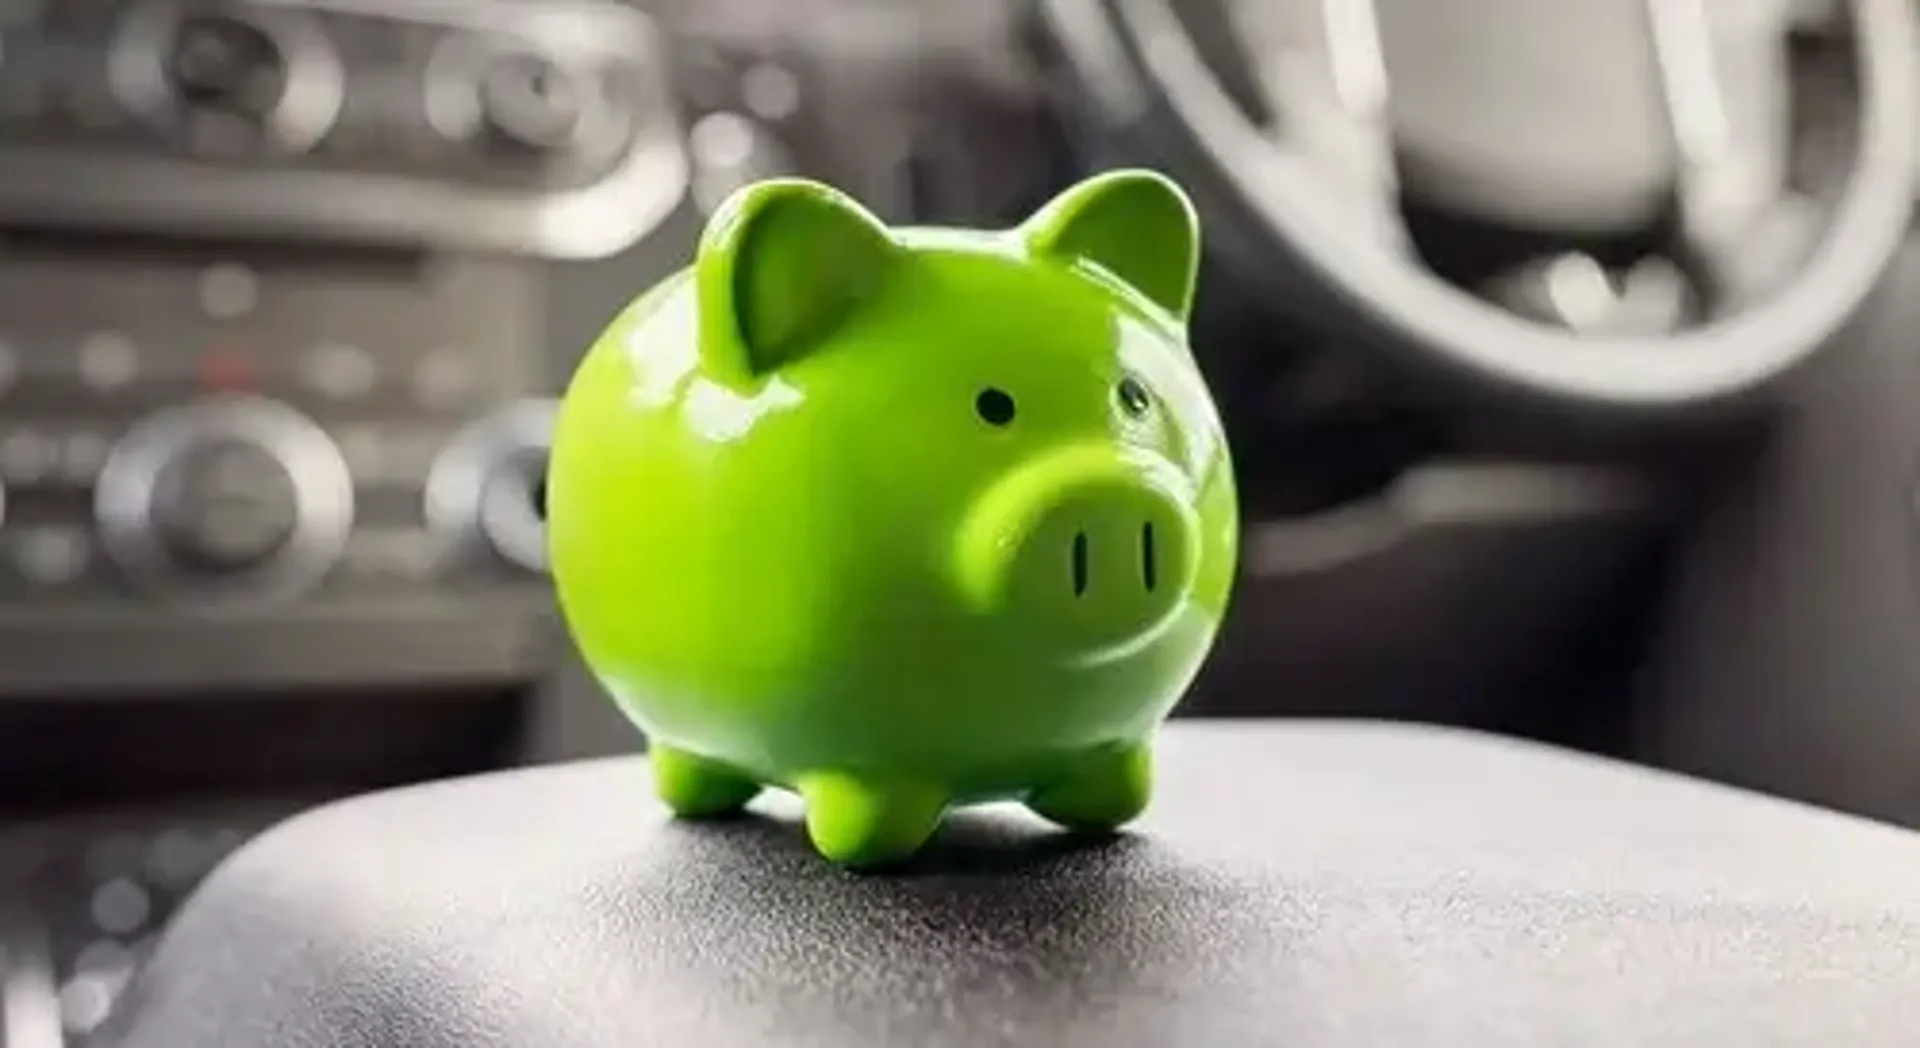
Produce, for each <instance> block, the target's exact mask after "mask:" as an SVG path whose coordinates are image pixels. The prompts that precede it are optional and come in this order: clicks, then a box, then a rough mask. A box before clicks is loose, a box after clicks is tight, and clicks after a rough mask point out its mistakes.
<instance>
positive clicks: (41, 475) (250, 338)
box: [0, 0, 1920, 1048]
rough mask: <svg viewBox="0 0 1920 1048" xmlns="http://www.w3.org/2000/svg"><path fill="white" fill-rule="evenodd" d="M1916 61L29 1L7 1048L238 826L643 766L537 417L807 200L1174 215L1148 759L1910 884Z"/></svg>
mask: <svg viewBox="0 0 1920 1048" xmlns="http://www.w3.org/2000/svg"><path fill="white" fill-rule="evenodd" d="M1912 28H1913V27H1912V12H1911V11H1909V10H1908V9H1907V8H1906V0H1853V2H1838V3H1814V2H1795V0H1743V2H1741V3H1726V4H1709V3H1707V2H1705V0H1692V2H1679V0H1676V2H1670V3H1660V2H1655V3H1648V2H1645V0H1637V2H1627V0H1609V2H1597V0H1596V2H1592V3H1585V2H1583V3H1580V4H1557V3H1541V2H1539V0H1444V2H1442V0H1365V2H1362V0H1353V2H1347V0H1190V2H1188V0H968V2H958V0H0V1017H3V1018H0V1048H73V1046H80V1045H86V1044H89V1043H94V1042H93V1041H92V1040H91V1037H92V1035H93V1034H94V1032H95V1031H96V1030H98V1029H100V1028H101V1026H102V1024H103V1023H104V1022H106V1021H107V1020H108V1018H109V1017H110V1016H111V1014H112V1013H113V1009H114V1007H115V1005H116V1002H117V1000H118V999H119V995H120V993H121V990H122V988H124V987H125V986H126V985H127V981H128V979H129V978H130V976H131V975H132V974H133V973H134V972H135V971H137V970H138V967H139V965H140V964H141V962H142V959H143V957H145V956H146V953H147V951H148V950H149V948H150V947H151V944H152V942H153V936H154V934H155V933H156V932H157V930H159V929H160V928H161V927H163V926H164V924H165V922H166V920H167V918H168V917H169V915H170V914H171V913H172V912H173V909H174V907H175V906H176V905H177V904H178V903H179V902H180V900H181V899H182V898H183V897H184V896H185V895H186V894H187V893H188V892H190V891H191V890H192V889H193V887H194V886H195V885H196V884H197V883H199V881H200V879H201V878H202V877H203V876H204V875H205V874H206V872H207V871H208V870H209V869H210V868H211V867H212V866H213V865H214V864H216V863H217V862H219V861H220V860H221V859H222V858H223V857H224V856H225V855H227V854H229V853H230V852H232V851H233V850H234V849H235V848H237V847H239V846H240V845H241V844H242V843H244V842H245V841H247V840H248V839H249V838H250V837H251V836H252V835H253V834H255V833H256V832H258V831H259V830H260V829H261V828H263V827H265V826H268V825H270V824H273V823H275V822H277V821H279V820H280V819H282V818H284V817H285V816H287V815H289V814H291V813H293V812H297V811H300V810H303V809H306V808H308V807H310V806H313V805H315V804H317V803H320V802H323V801H327V800H330V799H334V798H339V797H346V796H351V795H355V794H359V793H362V792H365V791H370V790H375V789H379V788H382V787H387V786H395V785H402V784H409V783H416V782H422V781H427V780H432V779H439V778H444V777H449V776H456V775H464V774H467V773H474V772H482V771H488V770H492V769H500V768H508V767H513V766H518V765H526V764H545V763H555V762H562V761H569V760H574V759H577V758H582V757H590V756H598V755H605V754H614V753H625V752H630V751H633V750H635V749H637V748H639V747H640V746H641V745H642V740H641V739H640V738H639V736H638V734H637V733H636V732H635V731H634V730H633V729H632V728H631V727H630V726H629V725H627V724H626V723H625V722H624V721H623V720H622V719H621V718H620V717H619V715H618V714H617V713H616V712H615V711H614V710H613V708H612V707H611V705H610V704H609V703H607V702H605V701H604V699H603V698H602V697H601V696H600V694H599V692H598V691H597V688H596V686H595V684H594V683H593V681H592V680H590V679H589V677H588V676H587V674H586V673H585V672H584V671H583V670H582V669H581V667H580V666H579V665H578V663H577V662H576V661H575V660H574V658H573V656H572V654H571V652H570V650H569V648H568V644H567V641H566V639H565V637H564V635H563V634H562V632H561V630H560V628H559V626H558V624H557V623H556V621H555V617H554V614H553V609H552V601H551V595H550V592H549V589H548V587H547V585H546V582H545V576H544V567H545V560H546V549H545V541H544V536H543V531H542V515H543V503H542V498H543V484H542V476H543V466H544V456H545V448H546V439H547V433H548V427H549V424H550V421H551V416H552V409H553V404H554V398H555V397H557V396H558V395H559V393H560V392H561V390H562V389H563V386H564V383H565V382H566V379H567V377H568V375H569V374H570V372H571V369H572V367H573V364H574V362H575V361H576V360H577V358H578V355H579V354H580V352H581V351H582V349H583V348H584V347H585V346H586V345H587V343H588V342H589V340H591V339H592V338H593V337H594V336H595V335H596V334H597V333H598V332H599V330H600V329H601V327H602V326H603V325H604V324H605V323H606V322H607V320H608V319H609V318H610V317H611V316H612V315H613V314H614V313H615V312H616V311H617V310H619V309H620V308H621V307H622V306H623V305H624V304H625V303H626V302H627V301H628V300H629V299H630V298H631V297H632V296H633V295H634V294H636V293H637V292H639V291H640V290H642V289H644V288H645V287H647V286H648V285H649V284H651V283H652V282H653V281H655V280H657V279H659V278H660V277H662V276H664V275H666V274H667V273H669V272H672V271H673V270H675V269H677V268H678V267H680V266H681V265H683V264H684V263H685V261H686V260H687V258H688V253H689V249H690V245H691V243H692V239H693V237H694V236H695V235H696V234H697V232H698V230H699V228H700V225H701V223H702V222H703V221H704V219H705V217H706V215H707V214H708V213H709V212H710V211H711V209H712V208H713V207H714V206H715V205H716V204H717V203H718V202H719V201H720V200H721V199H723V198H724V197H725V196H726V194H727V193H729V192H730V191H731V190H733V189H735V188H737V187H739V186H741V185H743V184H746V183H748V182H750V181H753V180H755V179H760V178H765V177H770V176H775V175H782V174H802V175H806V176H810V177H815V178H819V179H822V180H825V181H828V182H831V183H832V184H834V185H837V186H839V187H842V188H844V189H845V190H847V191H848V192H849V193H851V194H852V195H853V196H855V197H856V198H858V199H859V200H861V201H862V202H863V203H865V204H867V205H868V206H869V207H871V208H872V209H873V210H874V211H875V212H876V213H878V214H879V215H880V216H881V217H883V218H885V219H886V220H888V221H890V222H897V223H932V224H945V223H953V224H970V225H986V226H991V225H996V224H1005V223H1011V222H1013V221H1016V220H1017V219H1018V218H1019V217H1021V216H1023V215H1024V214H1026V213H1027V211H1028V210H1029V209H1031V208H1032V207H1034V206H1035V205H1037V204H1038V203H1040V202H1042V201H1044V200H1046V199H1047V198H1048V197H1049V196H1050V195H1051V194H1052V193H1053V192H1054V191H1056V190H1058V189H1059V188H1060V187H1061V186H1063V185H1065V184H1067V183H1068V182H1070V181H1071V180H1073V179H1074V178H1076V177H1079V176H1081V175H1084V174H1086V173H1088V172H1091V171H1095V170H1100V169H1104V168H1110V167H1115V166H1121V165H1141V166H1149V167H1154V168H1157V169H1160V170H1163V171H1165V172H1167V173H1169V174H1171V175H1172V176H1173V177H1174V178H1176V179H1177V180H1179V181H1180V182H1181V183H1182V184H1183V185H1186V186H1187V187H1189V188H1190V190H1191V191H1192V193H1193V195H1194V198H1195V200H1196V202H1197V205H1198V207H1199V208H1200V212H1201V215H1202V220H1203V224H1204V229H1205V233H1206V238H1207V244H1208V254H1207V258H1206V262H1205V264H1204V269H1203V275H1202V284H1201V290H1200V298H1199V311H1198V314H1197V316H1196V318H1195V321H1194V331H1193V342H1194V345H1195V347H1196V350H1197V352H1198V353H1199V355H1200V357H1201V361H1202V365H1203V368H1204V370H1205V371H1206V373H1207V375H1208V378H1209V380H1210V383H1211V384H1212V386H1213V387H1214V389H1215V390H1216V392H1217V393H1218V395H1219V399H1220V402H1221V405H1222V408H1223V411H1224V412H1225V415H1226V422H1227V426H1228V429H1229V431H1230V433H1231V436H1232V438H1233V441H1234V446H1235V453H1236V458H1237V468H1238V469H1239V471H1240V489H1241V495H1242V499H1243V513H1244V522H1243V529H1242V531H1243V544H1244V545H1243V552H1242V569H1241V576H1240V578H1239V580H1238V583H1237V588H1236V591H1235V596H1234V603H1233V609H1232V612H1231V615H1230V618H1229V622H1228V624H1227V626H1226V628H1225V631H1224V634H1223V636H1222V638H1221V640H1220V642H1219V645H1218V647H1217V649H1216V651H1215V654H1214V655H1213V657H1212V659H1211V661H1210V663H1209V665H1208V667H1207V669H1206V670H1205V671H1204V673H1203V675H1202V678H1201V680H1200V682H1199V683H1198V684H1197V685H1196V686H1195V688H1194V690H1193V691H1192V693H1191V694H1190V695H1189V696H1188V698H1187V699H1186V701H1185V702H1184V703H1183V705H1182V707H1181V709H1180V712H1179V716H1182V717H1192V718H1210V719H1215V720H1221V721H1229V722H1230V721H1237V720H1244V719H1248V718H1299V717H1321V716H1339V717H1355V718H1380V719H1390V720H1401V721H1416V722H1428V723H1437V724H1447V725H1459V726H1466V727H1472V728H1478V729H1484V730H1487V731H1491V732H1495V733H1500V734H1505V735H1513V736H1519V737H1524V738H1529V739H1538V740H1544V741H1547V742H1551V743H1554V744H1557V745H1561V746H1566V747H1571V748H1574V749H1578V750H1584V751H1591V752H1594V753H1599V754H1604V755H1608V756H1613V757H1619V758H1623V759H1626V760H1629V761H1634V762H1640V763H1646V764H1650V765H1657V766H1661V767H1666V768H1673V769H1677V770H1681V771H1685V772H1688V773H1692V774H1696V775H1700V776H1705V777H1708V778H1712V779H1716V780H1721V781H1725V782H1728V783H1731V784H1735V785H1740V786H1745V787H1749V788H1752V789H1757V790H1760V791H1764V792H1768V793H1775V794H1779V795H1782V796H1787V797H1792V798H1796V799H1801V800H1807V801H1811V802H1814V803H1817V804H1822V805H1826V806H1829V807H1832V808H1836V809H1839V810H1842V811H1847V812H1851V813H1857V814H1861V815H1866V816H1869V817H1872V818H1876V819H1881V820H1885V821H1888V822H1892V823H1896V824H1903V825H1920V772H1917V771H1915V769H1920V644H1916V643H1914V636H1915V629H1916V623H1920V600H1917V599H1916V596H1915V592H1914V589H1913V586H1914V585H1915V583H1916V581H1920V564H1916V562H1915V559H1914V552H1915V543H1916V541H1920V522H1917V521H1916V520H1915V517H1914V514H1915V511H1916V506H1920V502H1916V495H1915V492H1914V489H1913V484H1914V483H1915V482H1916V480H1920V475H1916V473H1915V469H1916V468H1917V467H1920V365H1917V363H1916V357H1915V354H1914V352H1913V350H1912V346H1911V342H1910V338H1909V336H1908V334H1907V333H1908V332H1910V331H1912V330H1913V329H1914V324H1915V322H1916V321H1917V320H1920V318H1914V317H1910V316H1909V315H1908V314H1909V312H1910V311H1912V310H1914V309H1917V308H1920V295H1910V294H1907V293H1906V292H1907V291H1908V290H1909V289H1908V288H1907V286H1906V281H1907V279H1909V278H1912V279H1914V280H1915V281H1916V282H1917V283H1916V289H1920V256H1916V255H1915V253H1914V252H1913V251H1912V250H1911V249H1910V248H1909V246H1908V238H1907V229H1908V212H1909V206H1910V201H1911V198H1912V196H1913V187H1914V183H1915V177H1914V176H1915V166H1914V165H1915V152H1914V144H1913V140H1914V137H1915V135H1916V133H1920V116H1916V113H1920V109H1917V108H1916V103H1915V99H1914V95H1915V90H1916V89H1915V83H1914V76H1913V69H1914V66H1915V55H1914V51H1915V46H1914V43H1913V34H1912Z"/></svg>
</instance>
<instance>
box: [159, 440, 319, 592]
mask: <svg viewBox="0 0 1920 1048" xmlns="http://www.w3.org/2000/svg"><path fill="white" fill-rule="evenodd" d="M299 523H300V489H299V487H298V482H297V481H296V480H295V479H294V477H293V476H292V474H290V473H289V472H288V471H287V464H286V462H285V461H283V460H282V459H281V458H280V457H279V456H278V455H276V454H275V453H274V451H273V450H272V449H271V448H268V447H264V446H262V445H260V444H257V443H254V442H252V441H249V440H244V439H235V438H233V437H230V436H219V437H215V438H214V439H211V440H207V441H205V442H202V443H196V444H194V445H192V446H190V447H186V448H184V449H182V450H181V451H180V453H179V454H178V455H177V456H176V457H175V458H174V459H173V461H171V462H169V463H167V465H166V466H165V467H163V468H162V469H161V471H160V474H159V476H158V477H157V478H156V483H155V486H154V499H153V524H154V529H155V531H156V532H157V533H158V536H159V539H160V542H161V544H162V545H163V546H164V547H165V549H166V551H167V552H168V554H169V555H170V556H171V557H172V559H174V560H175V561H176V562H177V563H179V564H181V565H182V566H183V567H188V568H190V569H192V570H194V571H199V572H207V573H213V574H225V573H230V572H239V571H246V570H249V569H251V568H255V567H258V566H259V565H261V564H263V563H266V562H267V561H270V560H272V559H273V557H274V556H275V555H277V554H278V553H279V552H280V551H281V550H283V549H285V548H286V545H287V543H288V542H289V541H291V540H292V538H293V533H294V529H295V528H296V527H298V526H299Z"/></svg>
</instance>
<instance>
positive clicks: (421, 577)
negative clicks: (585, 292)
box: [0, 0, 688, 694]
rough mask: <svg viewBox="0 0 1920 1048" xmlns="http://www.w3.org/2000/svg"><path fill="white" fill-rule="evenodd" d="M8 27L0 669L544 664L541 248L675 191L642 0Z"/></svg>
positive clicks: (659, 211)
mask: <svg viewBox="0 0 1920 1048" xmlns="http://www.w3.org/2000/svg"><path fill="white" fill-rule="evenodd" d="M0 40H4V43H5V46H6V55H7V63H6V64H5V69H6V73H5V74H4V75H5V76H6V77H8V78H10V79H8V80H7V81H6V83H5V84H4V85H0V87H3V88H4V95H5V97H6V98H7V100H8V103H9V105H8V109H7V112H6V117H5V119H6V137H5V140H4V141H5V145H4V146H0V224H4V225H5V226H6V227H8V228H9V229H10V230H11V231H12V232H10V233H9V235H8V236H7V237H6V238H5V239H4V240H0V252H4V263H5V264H4V266H0V317H5V318H6V320H5V322H4V323H5V328H4V329H0V375H4V378H3V379H0V419H4V422H0V483H4V485H5V487H4V492H5V517H4V522H0V550H4V553H5V557H4V566H0V636H4V637H5V638H6V642H7V643H6V647H7V650H8V651H9V657H8V658H6V659H5V660H0V694H4V693H11V694H18V693H22V692H35V693H56V692H58V693H66V692H85V693H89V694H98V693H100V692H102V691H112V690H128V689H137V690H142V691H147V692H153V691H170V690H184V689H201V690H204V689H210V688H234V687H242V686H246V685H249V684H250V683H255V682H267V683H271V684H273V685H274V686H289V685H291V686H296V687H297V686H302V685H314V686H323V685H332V686H354V685H358V684H367V683H393V682H396V681H403V680H420V681H459V680H475V679H479V680H499V679H512V678H527V677H531V676H532V675H533V674H534V673H536V672H537V670H538V668H539V665H540V663H539V656H540V654H541V652H540V650H539V648H538V647H537V637H536V634H535V632H534V631H533V629H532V623H533V622H534V621H535V618H536V616H537V614H538V613H539V612H540V611H541V610H542V608H543V606H544V594H543V590H542V588H541V586H540V579H539V573H540V571H541V567H542V560H543V551H542V541H541V538H540V503H539V492H540V457H541V455H540V452H541V447H542V444H543V441H544V439H545V438H544V427H543V424H542V423H543V418H544V411H545V407H544V403H545V402H544V401H543V400H542V399H540V398H542V397H545V396H547V395H549V394H550V392H551V391H550V389H549V388H548V386H547V384H546V379H547V370H548V369H547V368H546V366H545V359H544V345H543V335H544V330H543V309H544V303H543V299H542V297H541V287H540V279H539V273H538V271H537V270H535V269H534V268H532V265H533V263H532V261H530V260H535V259H541V258H553V257H569V258H573V257H590V256H605V255H610V254H613V253H616V252H620V251H623V250H626V249H629V248H631V247H632V246H633V245H634V244H635V243H636V242H637V241H639V240H640V239H641V238H642V237H644V236H645V235H646V234H647V233H648V232H650V231H651V230H652V229H654V228H655V227H656V226H658V225H659V224H660V223H661V222H662V220H663V219H664V218H665V217H666V216H667V215H668V214H669V212H671V211H672V210H673V209H674V208H675V207H676V206H677V205H678V203H679V201H680V199H681V197H682V195H683V194H684V191H685V188H686V184H687V180H688V162H687V159H686V154H685V151H684V148H683V145H682V135H681V130H680V126H679V124H678V119H679V117H678V112H677V109H676V108H675V106H674V105H673V99H672V95H671V89H670V76H669V70H668V68H667V65H666V62H665V58H664V54H663V48H662V43H661V38H660V35H659V32H658V30H657V29H656V28H655V27H654V25H653V23H652V22H650V21H649V20H648V19H647V18H645V17H644V16H642V15H640V14H638V13H637V12H634V11H632V10H629V9H626V8H622V7H617V6H612V5H606V4H547V5H539V6H537V7H533V6H526V5H513V4H471V5H445V4H385V3H382V4H364V3H351V2H347V3H339V4H305V3H303V4H291V3H273V2H264V3H244V4H237V3H206V2H197V0H179V2H174V0H128V2H123V3H122V2H84V3H72V4H54V5H46V6H45V7H44V9H43V10H42V11H41V12H40V18H39V20H37V21H31V22H26V21H22V22H18V23H15V24H11V25H9V26H7V27H6V35H5V36H4V37H0ZM89 651H91V652H94V653H99V652H104V651H111V652H112V653H113V655H112V657H111V658H103V657H98V655H97V654H96V655H95V657H89V656H88V654H87V653H88V652H89ZM16 652H17V653H18V654H14V653H16Z"/></svg>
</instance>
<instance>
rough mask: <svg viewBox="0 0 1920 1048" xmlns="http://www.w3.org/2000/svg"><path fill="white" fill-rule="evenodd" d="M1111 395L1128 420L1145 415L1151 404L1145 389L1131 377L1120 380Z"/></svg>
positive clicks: (1151, 399) (1138, 381)
mask: <svg viewBox="0 0 1920 1048" xmlns="http://www.w3.org/2000/svg"><path fill="white" fill-rule="evenodd" d="M1113 395H1114V399H1116V400H1118V401H1119V402H1120V410H1121V411H1124V412H1126V414H1127V416H1128V417H1129V418H1139V417H1140V416H1142V415H1144V414H1146V413H1147V408H1148V407H1150V406H1152V404H1153V398H1152V397H1150V396H1148V395H1147V387H1145V386H1143V385H1141V384H1140V380H1139V379H1137V378H1134V377H1133V376H1132V375H1128V376H1127V377H1125V378H1123V379H1121V380H1120V385H1118V386H1116V387H1115V388H1114V391H1113Z"/></svg>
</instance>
